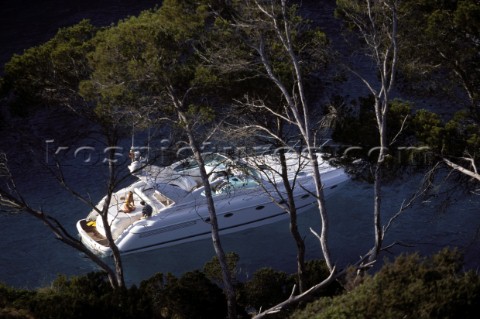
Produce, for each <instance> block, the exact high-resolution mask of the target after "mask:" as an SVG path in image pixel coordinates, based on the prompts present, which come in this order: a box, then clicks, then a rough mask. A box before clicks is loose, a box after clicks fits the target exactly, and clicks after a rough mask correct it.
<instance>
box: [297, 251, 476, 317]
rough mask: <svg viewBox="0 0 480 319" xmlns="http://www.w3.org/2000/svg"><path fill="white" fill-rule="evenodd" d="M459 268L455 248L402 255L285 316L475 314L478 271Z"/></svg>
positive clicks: (469, 315)
mask: <svg viewBox="0 0 480 319" xmlns="http://www.w3.org/2000/svg"><path fill="white" fill-rule="evenodd" d="M461 269H462V260H461V256H460V254H459V253H458V251H456V250H448V249H444V250H442V251H441V252H439V253H438V254H436V255H434V256H432V257H430V258H422V257H420V256H419V255H418V254H413V255H402V256H400V257H398V258H397V259H396V260H395V261H394V262H392V263H387V264H385V265H384V266H383V267H382V269H381V270H380V271H379V272H378V273H377V274H375V275H374V276H367V277H366V278H364V279H363V282H362V283H361V284H360V285H359V286H358V287H356V288H354V289H353V290H352V291H350V292H348V293H347V294H343V295H341V296H338V297H334V298H323V299H320V300H318V301H316V302H314V303H311V304H310V305H308V306H307V307H306V308H305V309H304V310H302V311H300V312H298V313H295V314H293V315H292V316H291V318H295V319H301V318H309V319H312V318H345V319H346V318H392V319H393V318H476V316H477V314H478V311H479V310H480V277H479V276H478V274H476V273H475V272H473V271H469V272H462V271H461Z"/></svg>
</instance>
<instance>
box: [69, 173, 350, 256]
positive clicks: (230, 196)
mask: <svg viewBox="0 0 480 319" xmlns="http://www.w3.org/2000/svg"><path fill="white" fill-rule="evenodd" d="M330 168H331V167H330ZM348 179H349V178H348V176H347V175H346V174H345V172H344V171H343V170H342V169H334V168H331V169H329V170H328V171H326V172H324V173H323V174H322V182H323V193H324V196H325V198H328V197H330V196H331V195H332V194H333V193H335V192H337V191H339V190H340V188H341V186H342V185H343V184H344V183H345V182H346V181H347V180H348ZM142 185H143V184H139V183H137V184H136V186H138V187H136V188H135V189H137V188H139V187H140V186H142ZM243 185H244V186H240V187H238V188H232V189H231V190H229V191H228V192H222V193H221V194H217V195H215V196H214V203H215V211H216V215H215V218H216V219H217V224H218V229H219V234H220V235H227V234H231V233H235V232H240V231H244V230H247V229H251V228H257V227H261V226H264V225H268V224H272V223H276V222H279V221H282V220H285V219H287V218H288V217H289V213H288V211H287V209H286V208H287V206H286V205H285V203H284V202H282V200H280V195H279V194H282V197H283V198H286V196H285V191H284V189H283V190H282V187H278V185H277V186H276V187H273V186H272V185H271V184H263V187H260V186H258V185H257V184H256V185H255V187H252V185H253V184H251V183H250V184H248V183H246V182H245V181H244V184H243ZM245 185H247V186H245ZM266 185H267V186H266ZM268 185H270V186H268ZM297 185H301V187H298V186H297V187H296V188H295V190H294V199H295V205H296V211H297V214H302V213H304V212H305V211H308V210H310V209H312V208H313V207H315V205H317V199H316V197H315V196H314V195H313V194H314V193H315V192H314V189H315V187H314V184H313V179H312V178H311V176H306V175H305V176H303V175H302V176H298V179H297ZM142 187H143V188H144V189H149V188H148V187H147V186H145V185H143V186H142ZM268 187H270V188H268ZM127 190H128V188H127V189H124V190H121V191H120V192H118V193H125V192H126V191H127ZM136 192H137V194H138V195H139V196H141V198H144V197H145V196H146V195H145V194H144V193H142V192H139V191H138V190H137V191H136ZM200 192H202V189H197V190H194V191H192V195H191V196H192V198H194V200H192V201H189V202H188V201H187V202H185V203H179V204H171V205H170V206H168V207H167V206H165V207H163V208H159V211H158V212H157V213H156V214H154V215H153V216H152V217H150V218H148V219H140V216H139V214H140V212H139V211H137V212H136V213H135V214H133V215H129V214H123V213H118V212H116V213H115V215H114V216H115V217H114V219H112V221H113V223H115V222H116V221H122V220H123V221H125V220H127V219H129V220H131V222H130V223H128V226H127V227H126V228H125V229H123V230H122V231H121V232H118V229H117V230H115V229H114V230H113V231H112V233H113V234H114V244H115V245H116V246H117V247H118V249H119V251H120V252H121V253H122V254H132V253H137V252H143V251H147V250H153V249H159V248H164V247H169V246H174V245H178V244H182V243H187V242H191V241H197V240H202V239H207V238H210V237H211V231H212V225H211V218H212V216H210V213H209V211H208V207H207V205H206V198H205V196H204V195H202V194H203V193H200ZM149 196H150V195H149ZM150 197H153V195H151V196H150ZM99 208H100V207H99ZM122 218H123V219H122ZM112 221H110V220H109V224H112ZM98 224H102V220H101V218H100V216H97V219H96V223H95V222H92V221H91V220H90V221H88V218H87V219H83V220H80V221H78V222H77V230H78V232H79V234H80V237H81V239H82V242H83V243H84V244H85V245H86V246H87V247H88V248H89V249H90V250H92V251H93V252H95V253H96V254H98V255H101V256H105V255H110V254H111V249H110V246H109V244H108V241H107V240H106V238H105V233H104V231H102V228H101V227H99V225H98ZM118 224H120V222H118Z"/></svg>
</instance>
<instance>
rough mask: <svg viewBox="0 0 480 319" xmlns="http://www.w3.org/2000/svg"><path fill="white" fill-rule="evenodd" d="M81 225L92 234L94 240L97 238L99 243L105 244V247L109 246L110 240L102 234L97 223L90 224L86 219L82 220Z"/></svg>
mask: <svg viewBox="0 0 480 319" xmlns="http://www.w3.org/2000/svg"><path fill="white" fill-rule="evenodd" d="M80 226H82V229H83V230H84V231H85V232H86V233H87V234H88V236H90V237H91V238H92V239H93V240H95V241H96V242H97V243H99V244H100V245H103V246H105V247H108V240H107V238H106V237H105V236H103V235H102V234H100V233H99V232H98V231H97V229H96V227H95V225H92V226H88V225H87V221H86V220H82V221H80Z"/></svg>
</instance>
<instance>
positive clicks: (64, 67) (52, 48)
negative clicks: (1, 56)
mask: <svg viewBox="0 0 480 319" xmlns="http://www.w3.org/2000/svg"><path fill="white" fill-rule="evenodd" d="M96 32H97V28H96V27H94V26H92V25H91V24H90V22H89V21H88V20H83V21H81V22H79V23H78V24H76V25H74V26H71V27H68V28H63V29H60V30H59V31H58V33H57V34H56V35H55V36H54V37H53V38H52V39H51V40H49V41H47V42H46V43H45V44H42V45H40V46H37V47H33V48H30V49H28V50H25V52H24V53H23V54H21V55H14V56H13V57H12V58H11V60H10V61H9V62H8V63H7V64H6V65H5V76H4V79H3V82H4V83H3V89H2V91H3V92H2V93H3V94H8V96H9V99H10V104H11V106H12V108H13V110H14V111H15V112H16V113H17V114H24V115H26V114H27V113H28V111H29V108H34V107H37V106H40V105H43V106H45V105H52V104H71V103H72V100H75V99H76V98H77V87H78V84H79V82H80V81H82V80H84V79H85V78H87V77H88V75H89V74H90V69H89V67H88V64H87V60H86V55H87V53H88V52H91V51H92V50H93V46H92V43H91V42H90V40H91V39H92V38H93V37H94V36H95V34H96Z"/></svg>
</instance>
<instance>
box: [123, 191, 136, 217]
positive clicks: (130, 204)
mask: <svg viewBox="0 0 480 319" xmlns="http://www.w3.org/2000/svg"><path fill="white" fill-rule="evenodd" d="M122 210H123V211H124V212H125V213H130V212H133V211H134V210H135V202H134V201H133V192H132V191H129V192H128V195H127V198H126V199H125V204H123V206H122Z"/></svg>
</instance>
